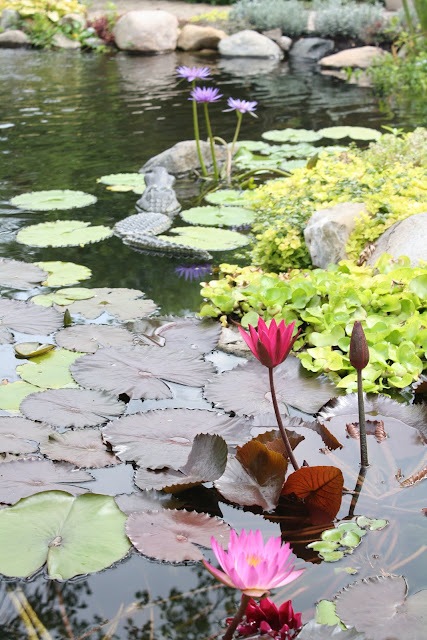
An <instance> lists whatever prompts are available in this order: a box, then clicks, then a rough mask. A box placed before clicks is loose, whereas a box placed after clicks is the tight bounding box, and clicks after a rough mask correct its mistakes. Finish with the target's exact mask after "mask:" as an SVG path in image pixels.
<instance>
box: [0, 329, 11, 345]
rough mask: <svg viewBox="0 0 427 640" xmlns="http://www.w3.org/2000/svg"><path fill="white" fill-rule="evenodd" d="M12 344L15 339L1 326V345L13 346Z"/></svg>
mask: <svg viewBox="0 0 427 640" xmlns="http://www.w3.org/2000/svg"><path fill="white" fill-rule="evenodd" d="M12 342H14V339H13V335H12V334H11V333H10V331H9V329H8V328H7V327H2V326H1V325H0V344H12Z"/></svg>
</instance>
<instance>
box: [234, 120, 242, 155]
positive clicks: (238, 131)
mask: <svg viewBox="0 0 427 640" xmlns="http://www.w3.org/2000/svg"><path fill="white" fill-rule="evenodd" d="M236 115H237V125H236V131H235V132H234V138H233V142H232V143H231V157H233V153H234V147H235V146H236V142H237V138H238V137H239V133H240V126H241V124H242V120H243V115H242V114H241V113H240V111H236Z"/></svg>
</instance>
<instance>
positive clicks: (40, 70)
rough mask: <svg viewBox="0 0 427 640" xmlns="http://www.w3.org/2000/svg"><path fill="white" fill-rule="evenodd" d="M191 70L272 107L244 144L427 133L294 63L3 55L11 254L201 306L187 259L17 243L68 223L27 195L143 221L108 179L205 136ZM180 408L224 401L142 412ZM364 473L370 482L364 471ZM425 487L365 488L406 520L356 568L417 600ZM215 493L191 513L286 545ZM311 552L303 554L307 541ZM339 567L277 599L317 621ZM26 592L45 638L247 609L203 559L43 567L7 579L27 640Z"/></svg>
mask: <svg viewBox="0 0 427 640" xmlns="http://www.w3.org/2000/svg"><path fill="white" fill-rule="evenodd" d="M182 64H186V65H189V66H192V65H199V66H200V65H204V64H209V66H211V68H212V69H213V75H214V80H215V83H216V85H217V86H218V87H219V88H220V89H221V92H222V93H224V94H225V95H226V96H229V95H231V96H233V97H240V98H243V99H249V100H257V101H258V102H259V107H258V111H257V113H258V119H257V120H254V119H252V118H245V119H244V122H243V126H242V133H241V137H242V138H245V139H254V140H258V139H260V136H261V133H262V132H263V131H266V130H268V129H272V128H280V127H282V126H291V127H296V128H298V127H304V128H308V129H319V128H321V127H325V126H333V125H344V124H348V125H362V126H367V127H374V128H377V129H379V128H380V126H381V125H383V124H387V125H389V126H396V127H402V128H405V129H412V128H415V126H417V125H421V124H422V122H421V121H420V117H421V116H420V111H418V110H417V106H416V105H415V106H414V107H413V108H412V109H406V110H399V109H397V110H395V113H394V116H391V115H390V114H389V113H388V114H387V113H384V112H383V111H381V109H380V107H379V105H378V104H377V102H376V101H375V100H374V99H373V97H372V94H371V92H370V91H369V90H366V89H361V88H359V87H357V86H350V85H345V84H343V83H341V82H338V81H337V80H335V79H332V78H324V77H322V76H320V75H319V74H317V73H316V72H315V70H314V69H312V68H310V67H304V66H302V67H296V68H293V69H292V68H290V67H289V66H288V65H287V64H286V63H282V64H279V65H277V64H275V63H273V62H271V61H251V62H250V63H247V62H243V61H239V60H238V61H235V60H233V61H231V60H230V61H227V60H217V59H215V58H214V59H209V58H208V59H207V58H204V57H197V56H190V55H188V54H175V53H174V54H170V55H165V56H157V57H149V58H141V57H132V56H126V55H124V54H118V55H115V56H112V57H109V56H97V55H90V54H89V55H80V54H74V53H72V54H69V53H50V52H34V51H12V50H0V104H1V111H0V153H1V154H2V163H1V165H0V216H1V225H0V255H1V256H2V257H10V258H15V259H19V260H26V261H29V262H37V261H39V260H67V261H70V262H71V261H72V262H76V263H78V264H83V265H86V266H87V267H89V268H90V269H92V277H91V279H90V280H87V281H85V283H84V285H83V286H89V287H130V288H136V289H141V290H142V291H144V292H145V293H146V294H147V297H149V298H152V299H153V300H154V301H155V302H156V303H157V304H158V305H159V306H160V310H161V313H163V314H168V313H174V314H185V313H188V312H191V313H194V312H195V311H197V309H198V307H199V304H200V298H199V283H198V282H188V281H185V280H183V279H182V278H181V279H180V278H178V277H177V275H176V273H175V268H176V267H177V266H179V265H180V264H182V263H183V261H182V260H180V259H176V258H166V257H159V256H153V255H150V254H143V253H139V252H137V251H135V250H133V249H131V248H130V247H127V246H125V245H123V243H122V242H121V241H120V240H119V239H118V238H115V237H113V238H110V239H108V240H106V241H104V242H101V243H96V244H93V245H88V246H86V247H84V248H80V247H68V248H66V249H36V248H30V247H26V246H24V245H20V244H18V243H16V242H15V240H14V236H15V234H16V231H17V230H19V229H20V228H22V227H24V226H27V225H29V224H33V223H37V222H42V221H48V220H57V219H64V220H65V219H68V218H70V213H69V212H62V211H60V212H49V213H37V214H35V213H34V214H26V213H23V212H22V213H17V211H16V209H15V208H12V207H11V206H10V204H9V200H10V198H11V197H13V196H14V195H18V194H20V193H24V192H28V191H33V190H43V189H77V190H82V191H86V192H88V193H93V194H94V195H96V196H97V197H98V202H97V203H96V204H95V205H92V206H91V207H88V208H87V209H84V208H83V209H79V210H74V211H73V212H72V216H71V217H72V218H75V217H78V219H81V220H84V221H90V222H93V223H95V224H106V225H109V226H113V225H114V224H115V223H116V222H117V221H118V220H120V219H122V218H124V217H126V216H128V215H130V214H132V213H135V201H136V199H137V197H136V196H135V194H132V193H112V192H109V191H107V190H105V188H104V186H103V185H100V184H97V183H96V179H97V178H99V177H101V176H103V175H105V174H109V173H121V172H128V171H137V170H138V169H139V168H140V167H141V166H142V165H143V164H144V162H146V161H147V160H148V159H149V158H150V157H152V156H153V155H155V154H157V153H159V152H160V151H162V150H164V149H165V148H167V147H170V146H172V145H173V144H175V143H176V142H179V141H181V140H183V139H190V138H191V137H192V123H191V117H190V104H189V103H188V101H187V96H188V87H187V86H186V85H185V84H184V83H178V82H177V80H176V76H175V69H176V67H177V66H178V65H182ZM211 117H212V126H213V129H214V133H215V134H217V135H221V136H222V137H224V138H225V139H228V140H230V139H231V137H232V134H233V131H234V126H235V118H234V115H233V114H224V113H222V111H221V105H212V109H211ZM177 193H178V199H179V200H180V201H181V203H182V204H183V205H184V207H186V206H188V205H189V204H190V203H191V202H192V201H193V200H194V198H195V196H196V192H195V189H194V183H192V182H191V181H184V180H183V181H180V182H179V183H178V185H177ZM229 259H230V254H222V255H219V256H218V257H217V256H215V261H216V262H220V261H223V260H229ZM7 295H8V294H7ZM13 360H14V359H13ZM3 363H4V367H3V368H2V369H1V370H0V374H1V378H4V377H9V375H8V374H9V373H10V372H11V371H12V369H14V366H15V364H16V363H15V362H13V361H12V360H10V358H9V359H8V358H5V359H4V360H3ZM225 366H232V364H230V363H227V364H226V365H225ZM12 375H13V373H12ZM9 379H16V377H15V378H11V377H9ZM171 404H172V406H187V407H189V408H210V406H211V405H210V404H209V403H207V402H206V401H205V400H204V399H203V398H202V395H201V392H200V390H198V389H189V388H187V387H180V386H177V387H176V398H174V401H173V403H170V402H169V403H168V402H161V401H158V402H154V401H149V402H144V405H143V407H141V406H139V404H138V407H136V408H135V407H134V408H133V410H132V411H136V410H143V411H145V410H148V409H150V408H153V407H154V406H156V407H162V406H171ZM403 462H404V459H403ZM391 467H392V465H391V466H390V473H395V471H397V469H394V468H391ZM355 472H356V475H355V477H357V470H356V469H355ZM93 475H94V476H95V477H96V478H97V483H96V487H95V488H93V487H92V491H97V492H98V493H106V494H111V495H115V494H117V493H120V492H121V493H130V492H131V491H132V490H133V485H132V467H131V466H130V465H119V466H117V467H115V468H111V469H110V468H109V469H102V470H97V471H95V472H93ZM381 482H383V479H381V478H374V479H373V483H374V484H375V483H378V486H379V487H380V485H381ZM348 488H350V489H351V488H352V487H348ZM421 490H422V486H421V485H418V486H416V487H413V488H411V490H410V493H408V498H407V497H406V494H405V495H403V494H399V498H397V497H394V498H393V499H392V498H390V500H389V501H386V502H385V503H384V502H383V503H381V506H378V505H379V501H380V496H381V491H378V493H375V492H372V491H371V492H367V494H366V495H364V492H363V491H362V494H361V497H360V499H359V502H358V505H357V511H356V513H357V514H364V515H367V516H372V517H378V518H389V519H390V520H391V521H392V523H391V525H390V529H389V531H387V534H386V538H384V536H383V538H382V539H381V544H379V543H378V540H379V536H380V535H381V533H380V532H369V534H368V535H367V536H366V539H365V540H364V541H363V543H362V545H361V546H360V547H359V548H358V550H357V551H356V552H355V553H354V556H352V557H351V563H348V562H347V563H346V566H348V565H350V564H351V566H352V567H356V568H358V571H359V572H358V577H364V576H366V575H379V574H381V572H383V571H385V572H387V571H390V572H392V573H399V571H400V567H403V568H402V569H401V570H402V572H403V573H404V575H405V576H406V577H407V578H408V582H409V585H410V592H411V593H414V592H416V591H418V590H419V589H422V588H425V587H427V582H426V575H427V571H426V563H425V554H424V555H420V553H419V549H420V548H422V540H423V537H422V536H423V534H424V539H425V521H426V519H425V518H424V517H423V516H422V514H421V511H420V508H421V506H423V507H424V506H427V505H425V504H422V505H421V502H422V493H421ZM350 498H351V496H346V497H345V499H344V500H343V505H342V507H341V511H340V514H339V517H341V518H342V517H345V515H346V513H347V512H348V510H349V507H350ZM207 499H209V500H211V498H210V497H209V498H208V497H207V493H206V494H205V493H204V491H203V489H199V490H194V491H193V493H192V495H186V497H185V501H186V503H187V504H189V505H190V504H192V505H194V504H200V505H203V508H205V509H208V510H209V512H210V513H212V514H215V515H222V517H223V518H224V519H225V520H226V521H227V522H228V523H230V524H231V525H232V526H233V527H235V528H236V529H238V530H239V529H240V528H242V527H246V528H253V529H255V528H260V529H261V530H262V532H263V534H264V535H265V536H269V535H278V534H279V533H280V526H281V527H282V529H286V526H285V524H284V522H285V521H286V514H283V519H282V521H281V523H278V522H277V521H273V519H272V520H271V521H270V520H268V519H263V518H261V517H260V516H259V515H256V514H254V513H250V512H249V511H247V510H243V509H237V508H233V507H232V506H230V505H227V504H225V503H219V504H218V503H217V502H214V503H213V504H209V507H206V504H205V502H206V500H207ZM276 520H277V519H276ZM298 548H299V553H300V554H302V556H301V557H303V555H304V544H303V542H300V545H299V547H298ZM207 555H209V553H207ZM406 559H408V562H406ZM211 560H212V556H211ZM299 564H300V565H301V564H302V560H299ZM340 566H341V563H337V564H327V563H313V564H310V563H307V564H306V567H307V569H306V573H305V576H304V579H303V580H300V581H298V582H296V583H295V584H292V585H289V586H288V587H287V588H285V589H283V590H281V591H280V592H277V593H275V594H274V596H275V598H274V599H275V601H276V602H282V601H283V600H286V599H289V598H292V599H293V601H294V608H295V610H296V611H302V612H303V614H304V615H303V620H304V621H307V620H309V619H310V617H312V614H313V606H314V602H315V600H316V599H320V598H327V597H331V595H333V594H334V593H335V592H336V591H337V590H338V589H339V588H341V587H342V586H343V585H345V584H347V583H348V575H347V574H346V573H345V572H339V571H337V570H336V569H337V567H340ZM18 586H20V587H21V588H22V590H23V591H24V593H25V595H26V597H27V598H28V600H29V601H30V603H31V605H32V606H33V608H34V609H35V611H36V613H37V615H38V617H39V619H40V620H41V621H42V622H43V624H44V625H45V627H46V629H47V630H48V632H49V633H50V636H48V635H43V634H42V633H40V638H44V640H47V639H48V638H50V637H51V638H52V639H55V640H56V639H60V638H75V640H77V639H78V638H81V639H83V638H85V637H90V638H93V639H94V640H101V639H102V638H105V639H107V638H111V639H114V640H127V639H137V640H138V639H140V640H149V639H152V638H156V639H157V638H158V639H160V638H173V639H181V638H182V639H184V638H185V639H191V638H197V639H198V640H204V639H208V638H210V637H212V638H213V637H216V636H215V634H216V633H217V632H218V629H219V626H218V624H219V623H220V622H221V621H222V620H223V618H224V617H225V614H226V612H228V613H230V612H232V611H233V608H234V606H235V603H236V602H237V595H236V594H235V593H234V592H231V591H230V590H227V589H225V588H222V587H218V585H217V584H215V581H214V580H213V578H211V577H210V575H209V574H208V573H207V572H206V571H205V570H204V569H203V567H202V566H201V565H200V564H197V565H189V566H173V565H169V564H162V563H159V562H153V561H149V560H147V559H145V558H143V557H142V556H140V555H138V554H137V553H136V552H134V553H131V554H130V556H129V557H127V558H126V559H125V560H124V561H123V562H121V563H119V564H118V565H117V566H115V567H112V568H109V569H107V570H105V571H102V572H100V573H98V574H94V575H90V576H89V577H82V578H76V579H74V580H71V581H69V582H68V583H66V584H60V583H55V582H53V581H49V580H47V578H46V577H45V574H44V573H43V572H39V573H38V574H37V575H36V576H35V577H34V578H32V579H31V580H29V581H15V580H10V579H7V580H3V581H2V582H1V583H0V629H1V633H0V637H1V638H2V640H12V639H18V638H25V637H27V634H28V632H27V631H26V628H25V625H24V623H23V622H22V620H21V618H20V617H18V616H17V615H16V610H15V609H14V607H13V605H12V601H11V599H10V598H9V597H8V596H7V591H8V590H9V589H11V588H12V587H13V588H15V587H18ZM152 603H155V604H154V605H153V604H152ZM115 616H117V618H115ZM67 619H68V623H69V625H70V626H71V628H70V626H69V625H68V623H67ZM109 620H110V621H111V620H112V621H111V622H109V623H108V624H107V625H106V626H101V627H100V628H99V629H98V628H97V627H98V626H99V625H103V624H104V623H105V622H106V621H109ZM89 631H93V632H92V633H90V634H89V633H88V632H89ZM28 637H31V636H30V635H28Z"/></svg>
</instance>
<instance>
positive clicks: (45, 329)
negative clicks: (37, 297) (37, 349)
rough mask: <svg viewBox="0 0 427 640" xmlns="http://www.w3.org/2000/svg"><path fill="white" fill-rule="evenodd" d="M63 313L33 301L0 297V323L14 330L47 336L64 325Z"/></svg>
mask: <svg viewBox="0 0 427 640" xmlns="http://www.w3.org/2000/svg"><path fill="white" fill-rule="evenodd" d="M62 322H63V315H62V314H61V313H58V312H57V311H55V310H54V309H47V308H46V307H39V306H37V305H35V304H32V303H31V302H23V301H22V300H9V299H6V298H0V324H1V325H4V326H5V327H8V328H9V329H12V330H14V331H21V332H22V333H30V334H32V335H37V334H38V335H43V336H46V335H48V334H49V333H52V331H56V330H57V329H59V328H60V327H61V326H62Z"/></svg>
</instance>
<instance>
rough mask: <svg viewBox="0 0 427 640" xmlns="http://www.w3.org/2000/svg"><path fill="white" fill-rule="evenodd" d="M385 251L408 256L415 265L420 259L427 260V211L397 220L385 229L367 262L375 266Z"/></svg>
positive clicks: (395, 255) (395, 256) (394, 256)
mask: <svg viewBox="0 0 427 640" xmlns="http://www.w3.org/2000/svg"><path fill="white" fill-rule="evenodd" d="M383 253H389V254H390V255H392V256H393V258H399V257H400V256H408V258H410V260H411V265H412V266H413V267H416V266H417V265H418V261H419V260H427V211H424V212H423V213H416V214H415V215H413V216H409V218H406V219H405V220H401V221H399V222H395V223H394V225H392V226H391V227H390V228H389V229H387V231H384V233H383V234H382V235H381V236H380V237H379V238H378V240H377V241H376V248H375V251H374V253H373V254H372V255H371V256H370V258H369V259H368V261H367V264H368V265H369V266H371V267H373V266H374V265H375V263H376V261H377V260H378V258H380V257H381V256H382V254H383Z"/></svg>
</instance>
